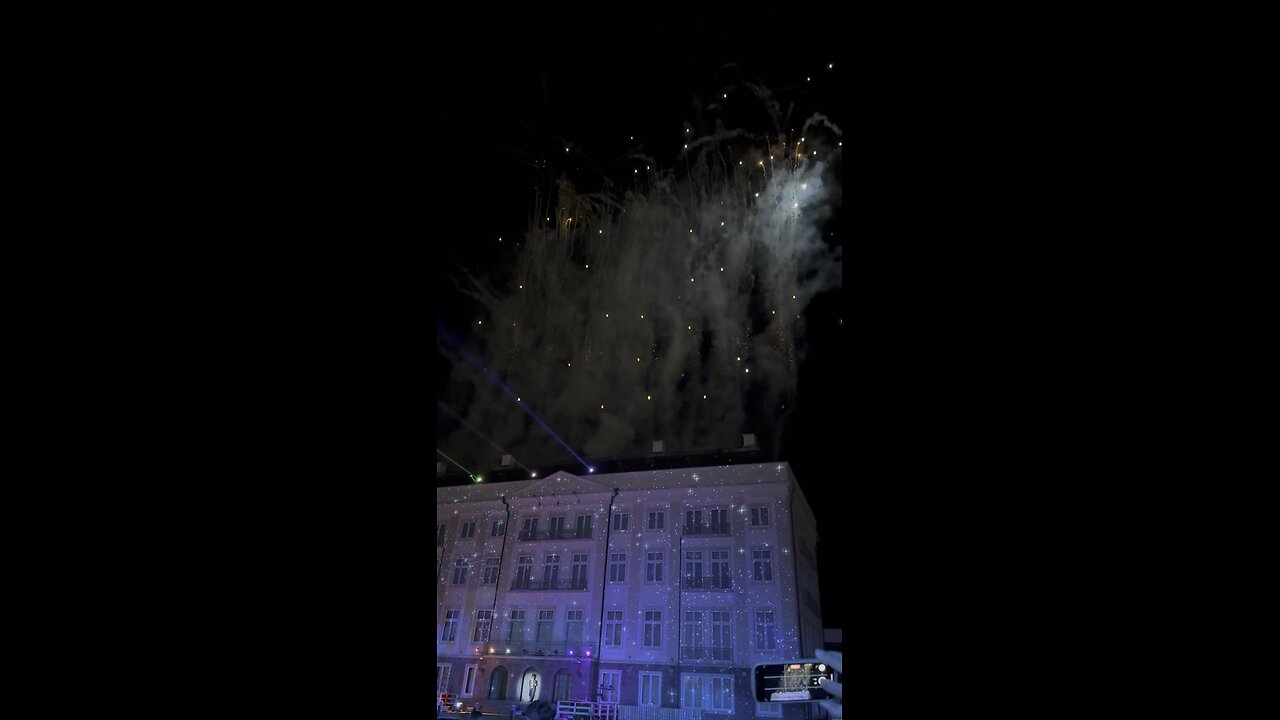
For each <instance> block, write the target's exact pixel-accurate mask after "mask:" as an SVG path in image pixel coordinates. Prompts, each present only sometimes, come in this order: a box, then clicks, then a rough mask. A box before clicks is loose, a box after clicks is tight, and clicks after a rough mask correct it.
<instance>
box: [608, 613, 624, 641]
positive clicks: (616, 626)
mask: <svg viewBox="0 0 1280 720" xmlns="http://www.w3.org/2000/svg"><path fill="white" fill-rule="evenodd" d="M604 644H605V645H607V646H608V647H622V611H621V610H609V611H607V612H605V614H604Z"/></svg>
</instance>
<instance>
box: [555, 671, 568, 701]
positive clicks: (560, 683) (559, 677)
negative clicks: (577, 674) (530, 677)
mask: <svg viewBox="0 0 1280 720" xmlns="http://www.w3.org/2000/svg"><path fill="white" fill-rule="evenodd" d="M572 688H573V679H572V678H570V677H569V671H568V670H561V671H560V672H558V673H556V689H555V693H554V694H553V695H552V699H553V700H555V701H556V702H560V701H561V700H568V699H569V694H570V692H571V691H572Z"/></svg>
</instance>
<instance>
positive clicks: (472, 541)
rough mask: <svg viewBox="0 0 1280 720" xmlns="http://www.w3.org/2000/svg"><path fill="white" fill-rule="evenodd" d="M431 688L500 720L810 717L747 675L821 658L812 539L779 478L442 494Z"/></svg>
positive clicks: (613, 477) (561, 476)
mask: <svg viewBox="0 0 1280 720" xmlns="http://www.w3.org/2000/svg"><path fill="white" fill-rule="evenodd" d="M436 501H437V506H436V578H437V588H438V592H437V602H436V642H437V644H436V658H437V659H436V690H437V692H438V693H439V692H449V693H452V694H454V695H455V696H456V697H457V698H458V699H460V700H461V701H462V702H464V703H465V704H467V705H472V704H475V703H480V704H482V705H483V706H484V708H485V710H487V711H492V712H506V711H508V710H509V709H510V706H511V705H513V704H517V703H527V702H529V701H530V700H533V699H543V700H548V701H551V702H553V703H554V702H556V701H559V700H591V701H603V702H612V703H618V705H619V707H618V711H619V717H620V718H621V720H630V719H631V718H640V719H643V720H687V719H689V718H699V717H701V715H703V714H712V715H738V716H755V717H787V718H802V717H807V716H808V715H809V714H810V713H812V712H813V711H812V709H811V706H810V705H809V704H807V703H805V704H798V705H779V704H769V703H756V702H755V700H754V697H753V696H752V686H751V683H752V677H751V671H752V667H753V666H754V665H755V664H756V663H761V662H777V661H784V660H791V659H796V658H801V657H812V656H813V651H814V649H816V648H821V647H822V640H823V638H822V624H821V608H820V606H819V604H818V579H817V569H816V568H817V562H816V551H817V528H816V525H815V522H814V518H813V513H812V511H811V510H810V508H809V505H808V503H807V502H806V501H805V499H804V496H803V494H802V493H801V492H800V489H799V486H798V485H797V484H796V481H795V477H794V475H793V474H792V472H791V469H790V466H789V465H787V464H786V463H781V464H779V463H767V464H751V465H725V466H717V467H698V468H681V469H665V470H653V471H644V472H630V473H615V474H590V475H585V476H576V475H571V474H568V473H564V472H559V473H555V474H554V475H551V476H549V477H547V478H543V479H537V480H527V481H518V482H507V483H492V484H484V483H481V484H476V485H468V486H461V487H444V488H437V490H436Z"/></svg>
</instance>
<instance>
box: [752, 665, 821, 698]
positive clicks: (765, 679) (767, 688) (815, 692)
mask: <svg viewBox="0 0 1280 720" xmlns="http://www.w3.org/2000/svg"><path fill="white" fill-rule="evenodd" d="M823 677H826V678H830V679H832V680H834V681H836V682H840V673H837V672H836V670H835V668H833V667H831V666H830V665H827V664H826V663H823V662H819V661H818V660H795V661H792V662H788V663H764V664H761V665H757V666H756V676H755V688H756V702H810V701H813V700H826V699H827V698H829V697H831V693H829V692H827V691H826V690H823V689H822V688H820V687H818V678H823Z"/></svg>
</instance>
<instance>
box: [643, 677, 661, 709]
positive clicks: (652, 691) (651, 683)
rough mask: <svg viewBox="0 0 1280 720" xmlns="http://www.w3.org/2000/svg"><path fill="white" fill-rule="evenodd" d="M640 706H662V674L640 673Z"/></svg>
mask: <svg viewBox="0 0 1280 720" xmlns="http://www.w3.org/2000/svg"><path fill="white" fill-rule="evenodd" d="M640 704H641V705H661V704H662V673H656V672H642V673H640Z"/></svg>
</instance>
